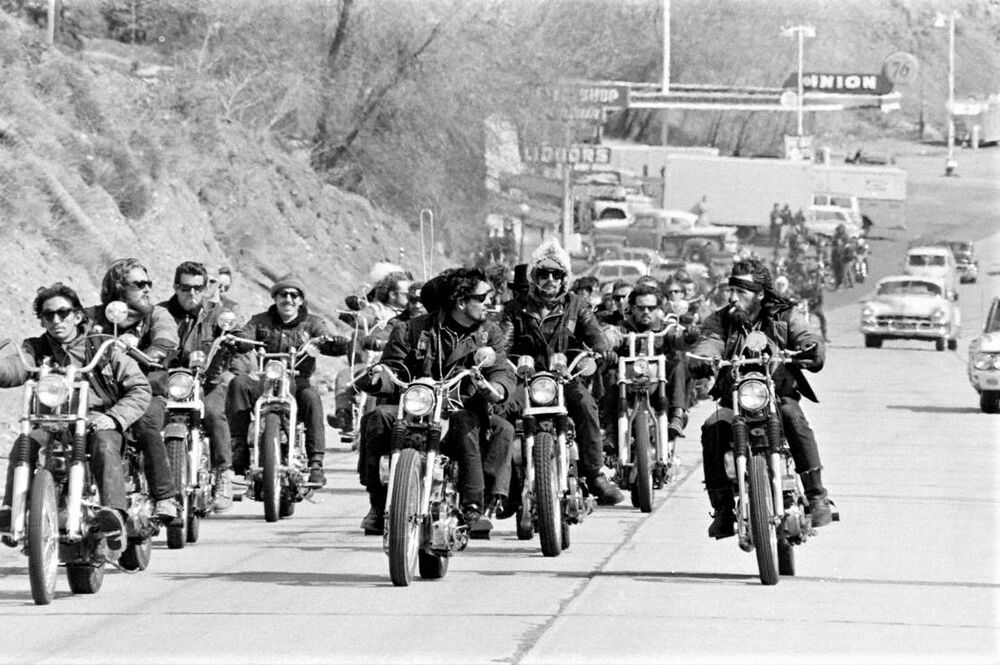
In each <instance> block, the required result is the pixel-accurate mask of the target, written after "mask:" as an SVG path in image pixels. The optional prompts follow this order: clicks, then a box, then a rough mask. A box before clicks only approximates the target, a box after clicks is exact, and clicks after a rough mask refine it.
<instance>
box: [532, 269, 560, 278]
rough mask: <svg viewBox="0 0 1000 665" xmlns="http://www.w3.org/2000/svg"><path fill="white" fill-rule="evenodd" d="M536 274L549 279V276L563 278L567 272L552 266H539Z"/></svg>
mask: <svg viewBox="0 0 1000 665" xmlns="http://www.w3.org/2000/svg"><path fill="white" fill-rule="evenodd" d="M535 275H537V276H538V279H547V278H549V277H551V278H552V279H563V278H564V277H566V273H564V272H563V271H562V270H553V269H551V268H539V269H538V271H537V272H536V273H535Z"/></svg>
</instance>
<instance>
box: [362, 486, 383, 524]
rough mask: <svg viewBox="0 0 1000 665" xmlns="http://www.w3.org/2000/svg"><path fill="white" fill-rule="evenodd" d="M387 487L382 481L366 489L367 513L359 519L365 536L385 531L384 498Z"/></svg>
mask: <svg viewBox="0 0 1000 665" xmlns="http://www.w3.org/2000/svg"><path fill="white" fill-rule="evenodd" d="M387 493H388V488H387V487H386V486H385V485H383V484H382V483H378V485H376V486H375V487H370V488H369V489H368V504H369V505H370V506H371V507H370V508H369V509H368V514H367V515H365V518H364V519H363V520H361V528H362V529H364V531H365V535H366V536H381V535H382V533H383V532H384V531H385V500H386V496H387Z"/></svg>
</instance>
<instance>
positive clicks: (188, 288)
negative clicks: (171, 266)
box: [174, 284, 205, 293]
mask: <svg viewBox="0 0 1000 665" xmlns="http://www.w3.org/2000/svg"><path fill="white" fill-rule="evenodd" d="M174 288H176V289H177V290H178V291H183V292H185V293H194V292H195V291H204V290H205V285H204V284H176V285H174Z"/></svg>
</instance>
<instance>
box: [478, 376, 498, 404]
mask: <svg viewBox="0 0 1000 665" xmlns="http://www.w3.org/2000/svg"><path fill="white" fill-rule="evenodd" d="M477 392H478V393H479V395H480V396H481V397H482V398H483V399H484V400H486V401H487V402H489V403H491V404H496V403H497V402H501V401H503V398H504V393H505V391H504V387H503V386H501V385H500V384H499V383H495V382H493V381H483V382H482V383H481V385H480V387H479V390H478V391H477Z"/></svg>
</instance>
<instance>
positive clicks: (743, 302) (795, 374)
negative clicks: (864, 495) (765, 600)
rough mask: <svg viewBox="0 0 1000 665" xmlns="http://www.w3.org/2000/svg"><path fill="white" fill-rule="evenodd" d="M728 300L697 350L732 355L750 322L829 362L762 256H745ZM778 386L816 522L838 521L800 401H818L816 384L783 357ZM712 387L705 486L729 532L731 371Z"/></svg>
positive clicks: (701, 365) (708, 366) (719, 528)
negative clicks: (715, 401) (727, 456)
mask: <svg viewBox="0 0 1000 665" xmlns="http://www.w3.org/2000/svg"><path fill="white" fill-rule="evenodd" d="M729 286H730V291H731V294H730V297H729V305H728V306H727V307H724V308H722V309H719V310H717V311H716V312H714V313H713V314H712V315H711V316H709V317H708V319H707V320H706V321H705V323H704V325H703V326H702V329H701V335H700V336H699V338H698V342H697V343H696V344H695V347H694V349H693V351H692V353H693V354H695V355H699V356H706V357H710V358H718V359H728V358H730V357H732V355H733V353H734V352H735V350H736V349H737V348H739V344H740V343H741V341H742V340H743V339H745V337H746V335H747V334H748V333H749V332H750V331H751V330H761V331H762V332H764V333H765V334H766V335H767V337H768V339H770V340H771V341H772V342H774V343H775V344H776V345H777V346H778V348H779V349H789V350H799V351H801V353H800V354H799V355H798V359H799V360H798V363H799V365H800V366H802V367H805V368H806V369H808V370H809V371H811V372H818V371H820V370H821V369H822V368H823V363H824V360H825V349H824V345H823V341H822V340H821V339H819V338H817V337H816V336H815V335H813V333H812V331H811V330H810V328H809V325H808V324H807V322H806V321H805V319H804V317H803V316H802V314H801V313H800V312H798V311H797V310H796V309H795V304H794V303H793V302H792V301H789V300H786V299H784V298H782V297H780V296H778V295H776V294H775V293H774V290H773V286H772V283H771V273H770V271H769V270H768V269H767V267H766V266H765V265H764V264H763V263H762V262H761V261H760V260H759V259H756V258H749V259H742V260H740V261H737V262H736V263H735V264H733V269H732V272H731V274H730V278H729ZM691 371H692V372H694V373H695V374H701V375H704V376H710V375H712V374H714V371H715V367H714V365H713V364H712V363H707V362H702V361H692V363H691ZM773 376H774V382H775V394H776V395H777V396H778V397H779V398H780V400H781V402H780V404H779V405H778V411H779V412H780V414H781V422H782V428H783V429H784V433H785V437H786V438H787V440H788V445H789V447H790V448H791V452H792V458H793V459H794V460H795V469H796V471H797V472H798V473H799V475H800V476H801V478H802V485H803V487H804V488H805V492H806V497H807V499H808V501H809V513H810V516H811V518H812V525H813V526H814V527H822V526H826V525H827V524H829V523H830V522H831V521H832V511H831V508H830V502H829V500H828V499H827V493H826V489H825V488H824V487H823V482H822V479H821V477H820V470H821V469H822V468H823V467H822V464H821V463H820V458H819V448H818V447H817V445H816V437H815V435H814V434H813V431H812V428H811V427H810V426H809V421H808V420H806V416H805V414H804V413H803V412H802V408H801V407H800V406H799V400H800V398H801V397H805V398H806V399H809V400H812V401H814V402H816V401H818V400H817V399H816V395H815V394H814V393H813V391H812V388H811V387H810V386H809V383H808V382H807V381H806V379H805V376H803V374H802V371H801V369H800V368H799V367H798V366H795V365H782V366H781V367H780V368H779V369H777V370H776V371H775V372H774V375H773ZM711 395H712V396H713V397H714V398H716V399H718V400H719V407H720V408H719V409H717V410H716V412H715V413H714V414H712V415H711V416H710V417H709V418H708V419H707V420H706V421H705V423H704V425H702V430H701V446H702V456H703V462H704V471H705V489H706V490H707V491H708V496H709V500H710V501H711V503H712V508H713V509H714V510H715V514H714V519H713V521H712V524H711V526H710V527H709V529H708V535H709V537H712V538H717V539H718V538H727V537H729V536H732V535H733V533H734V530H733V525H734V520H735V516H734V514H733V508H734V506H733V492H732V489H731V482H730V480H729V478H728V476H727V475H726V470H725V453H726V451H727V450H728V449H730V447H731V445H732V440H733V431H732V419H733V416H734V413H733V404H732V403H731V402H732V377H731V376H730V375H729V373H728V372H725V373H722V374H720V375H719V377H718V379H717V380H716V383H715V386H714V387H713V388H712V392H711Z"/></svg>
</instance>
